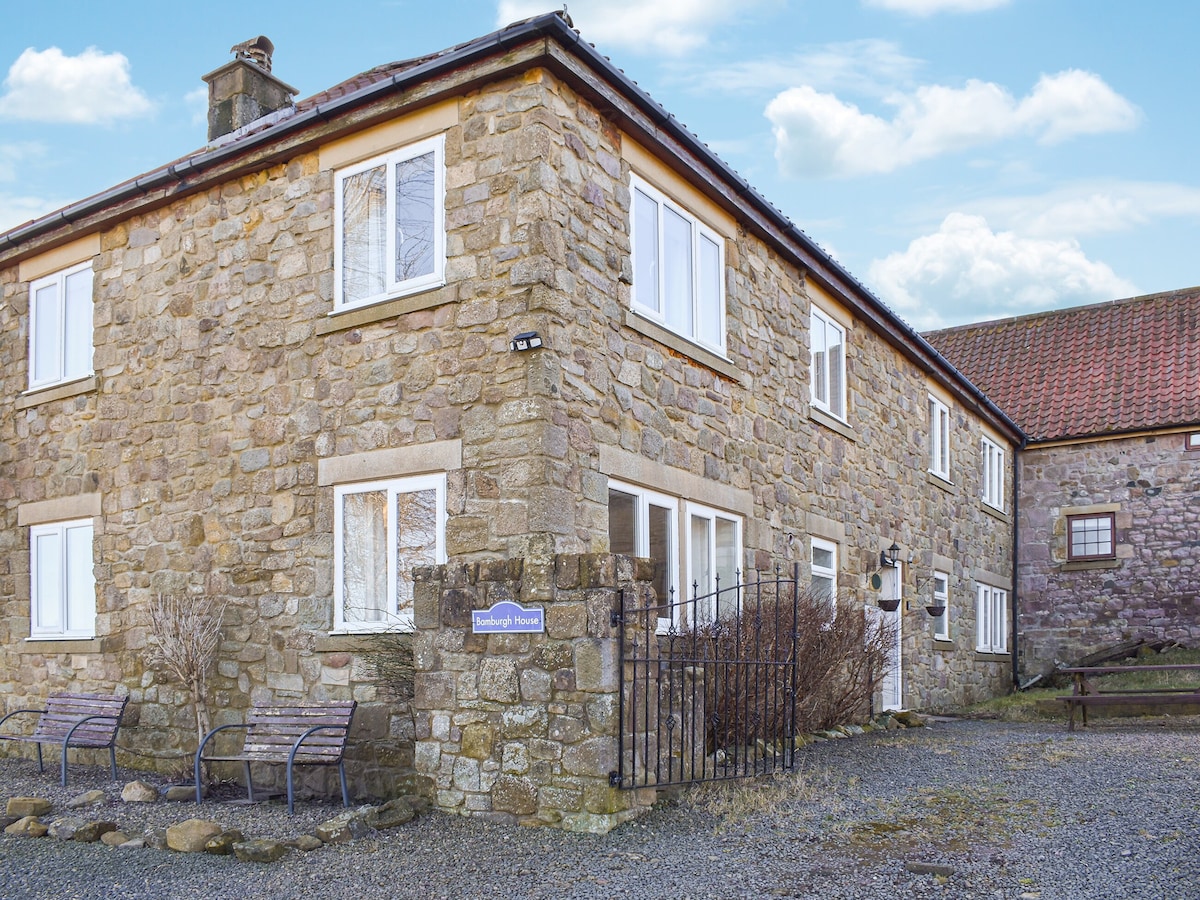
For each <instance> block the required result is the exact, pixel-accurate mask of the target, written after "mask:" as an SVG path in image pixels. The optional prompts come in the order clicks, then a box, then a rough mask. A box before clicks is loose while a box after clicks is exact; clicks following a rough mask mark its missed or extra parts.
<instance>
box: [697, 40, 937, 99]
mask: <svg viewBox="0 0 1200 900" xmlns="http://www.w3.org/2000/svg"><path fill="white" fill-rule="evenodd" d="M921 65H922V62H921V60H919V59H915V58H913V57H911V56H905V55H904V54H903V53H901V52H900V48H899V46H898V45H897V44H895V43H894V42H892V41H884V40H878V39H874V38H865V39H863V40H858V41H845V42H841V43H834V44H826V45H825V46H823V47H817V48H814V49H812V50H810V51H808V52H805V53H797V54H795V55H793V56H791V57H787V58H782V59H781V58H775V59H753V60H746V61H744V62H738V63H733V64H731V65H727V66H722V67H718V68H712V67H706V68H705V69H704V70H703V71H702V72H700V73H698V74H697V76H696V83H697V85H698V86H700V87H702V88H703V89H705V90H711V91H721V92H723V93H753V92H757V91H764V90H779V89H780V88H785V87H789V86H791V85H795V84H806V85H810V86H812V87H816V88H822V89H825V90H849V91H853V92H855V93H859V94H871V95H882V94H884V93H886V92H888V91H890V88H887V89H884V88H883V87H882V85H885V84H886V85H893V84H896V83H902V82H906V81H909V80H910V79H911V78H912V76H913V73H914V72H915V71H916V70H917V69H918V68H919V67H920V66H921Z"/></svg>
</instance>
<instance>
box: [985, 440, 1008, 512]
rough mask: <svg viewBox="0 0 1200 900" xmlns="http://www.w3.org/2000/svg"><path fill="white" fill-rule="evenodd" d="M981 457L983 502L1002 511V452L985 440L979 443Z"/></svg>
mask: <svg viewBox="0 0 1200 900" xmlns="http://www.w3.org/2000/svg"><path fill="white" fill-rule="evenodd" d="M981 453H982V457H983V502H984V503H986V504H987V505H988V506H991V507H994V508H995V509H999V510H1003V509H1004V450H1003V449H1002V448H1001V447H1000V445H999V444H996V443H994V442H992V441H990V440H988V439H987V438H983V439H982V442H981Z"/></svg>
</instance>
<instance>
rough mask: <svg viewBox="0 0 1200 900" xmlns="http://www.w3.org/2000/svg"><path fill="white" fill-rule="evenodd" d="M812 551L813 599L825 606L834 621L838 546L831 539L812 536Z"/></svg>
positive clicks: (811, 585)
mask: <svg viewBox="0 0 1200 900" xmlns="http://www.w3.org/2000/svg"><path fill="white" fill-rule="evenodd" d="M811 551H812V552H811V556H810V560H811V566H810V573H809V585H810V587H811V590H812V594H813V599H814V600H817V601H818V602H820V603H822V604H823V605H824V606H825V608H826V610H827V614H828V618H829V620H830V621H833V619H834V618H835V617H836V616H837V573H838V547H837V544H835V543H833V542H831V541H826V540H822V539H821V538H812V548H811Z"/></svg>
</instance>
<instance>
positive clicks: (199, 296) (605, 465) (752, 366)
mask: <svg viewBox="0 0 1200 900" xmlns="http://www.w3.org/2000/svg"><path fill="white" fill-rule="evenodd" d="M269 48H270V42H265V43H264V42H263V41H262V40H261V39H260V40H259V41H252V42H247V44H246V45H239V48H238V49H239V56H238V58H236V59H235V60H234V61H233V62H232V63H229V64H228V65H227V66H223V67H222V68H221V69H219V70H217V71H216V72H214V73H212V75H211V76H209V77H208V78H207V79H206V80H208V81H209V84H210V91H211V97H210V100H211V109H212V114H211V115H210V138H209V140H210V143H209V145H208V146H207V147H206V148H204V149H203V150H201V151H199V152H197V153H195V154H194V155H191V156H189V157H187V158H185V159H181V160H178V161H176V162H174V163H171V164H169V165H166V166H163V167H162V168H160V169H157V170H155V171H153V172H150V173H147V174H146V175H143V176H141V177H140V178H138V179H136V180H135V181H132V182H129V183H127V184H124V185H118V186H117V187H115V188H112V189H111V190H109V191H106V192H105V193H103V194H101V195H98V196H96V197H93V198H91V199H88V200H84V201H82V202H80V203H77V204H74V205H73V206H70V207H68V208H66V209H65V210H63V211H61V212H59V213H55V214H53V215H51V216H47V217H45V218H43V219H39V220H37V221H35V222H32V223H29V224H27V225H24V226H21V227H19V228H16V229H14V230H12V231H10V232H8V233H7V234H4V235H0V300H2V303H0V353H2V354H3V366H2V367H0V373H2V377H3V378H4V384H5V387H6V390H5V391H4V392H3V395H2V397H0V403H3V404H5V408H4V411H3V415H2V416H0V516H3V527H2V530H0V566H3V570H2V577H0V611H2V612H0V687H2V688H3V692H4V694H5V696H6V697H7V698H8V702H9V703H10V704H14V703H15V704H19V705H22V706H28V705H35V704H36V701H37V699H38V698H39V697H41V696H43V695H44V694H45V693H47V692H48V691H53V690H58V689H64V688H71V689H95V690H113V689H116V690H118V691H121V692H125V691H127V692H129V694H130V695H131V697H132V700H133V703H131V709H132V710H133V712H132V714H131V716H132V723H131V726H130V727H128V728H126V729H124V730H123V739H122V741H121V744H122V746H123V747H125V748H128V751H129V752H130V753H136V754H138V755H137V757H136V758H134V757H133V756H129V757H127V759H126V761H128V762H137V763H139V764H145V765H153V764H155V760H156V759H159V758H160V757H161V759H160V761H159V762H158V764H159V765H162V766H164V767H167V766H169V765H172V763H171V762H170V757H171V755H172V754H180V753H183V752H186V750H187V748H188V746H189V744H190V742H191V740H192V738H191V737H190V736H189V735H190V731H191V728H192V726H191V713H190V711H189V710H188V708H187V706H186V702H185V699H186V698H185V696H184V694H183V693H182V691H181V689H180V688H179V687H178V686H177V685H175V684H173V683H172V682H170V681H169V680H168V679H167V678H166V676H165V674H164V673H163V672H162V671H161V670H160V669H159V668H156V667H154V666H153V665H150V664H149V663H148V651H149V650H150V642H149V641H148V638H147V634H148V614H147V607H148V603H149V602H150V600H151V599H152V598H154V597H155V596H156V595H157V594H160V593H162V594H177V595H206V596H208V597H211V598H214V599H215V600H216V601H218V603H227V604H228V606H227V609H226V613H225V616H226V618H225V629H224V640H223V642H222V644H221V646H220V650H219V658H218V662H217V667H216V672H215V675H214V677H213V685H212V687H213V692H214V698H213V699H214V701H215V704H214V705H215V707H216V709H217V713H216V720H217V722H218V723H220V722H226V721H240V718H241V716H242V715H243V714H244V710H245V709H246V707H247V706H248V705H249V704H251V703H260V702H274V701H281V700H303V699H321V698H325V697H331V698H348V697H353V698H356V699H358V700H359V701H360V710H359V715H358V718H357V720H356V725H355V730H354V734H353V737H354V749H353V751H352V754H351V756H352V758H351V760H350V766H349V768H350V773H351V777H352V778H353V779H354V781H355V784H356V789H357V790H358V791H360V792H371V793H376V794H378V793H387V792H388V791H390V790H391V789H392V788H393V787H394V785H395V782H396V781H397V780H398V779H401V778H406V777H410V776H414V773H415V776H414V777H416V779H417V780H418V781H420V783H421V784H422V786H423V787H424V789H425V790H427V791H428V792H429V793H430V794H431V795H432V796H434V797H435V799H436V801H437V803H438V804H439V805H440V806H442V807H443V808H446V809H453V810H456V811H460V812H468V813H474V814H479V815H486V816H491V817H493V818H497V819H501V820H504V821H516V820H521V821H535V822H543V823H553V824H560V825H563V826H564V827H571V828H582V829H593V830H595V829H603V828H605V827H610V826H611V825H612V824H613V823H615V822H617V821H620V820H621V819H622V818H623V817H625V816H627V815H630V814H632V813H633V812H634V811H635V810H636V808H637V805H638V804H639V803H641V802H644V801H645V797H641V796H639V795H637V794H636V792H634V793H630V792H618V791H617V790H616V789H615V788H613V787H612V786H611V785H610V784H609V779H608V773H609V771H611V769H612V766H613V764H614V759H615V755H616V746H617V744H616V735H617V733H618V731H619V730H620V729H621V728H622V727H623V723H621V722H620V721H618V717H617V715H616V714H615V712H614V709H615V707H614V703H615V699H616V696H617V690H618V681H619V679H618V677H617V672H616V665H617V663H616V661H617V649H616V648H617V645H616V640H617V638H616V630H615V627H614V625H613V622H612V621H611V613H612V611H613V610H614V608H615V606H614V604H615V603H616V599H615V598H616V596H617V591H618V590H620V589H622V588H624V589H626V590H630V591H635V592H642V593H643V594H644V593H646V592H649V591H654V592H656V593H657V594H662V593H664V592H678V591H681V590H692V589H698V590H700V592H702V593H703V592H705V591H707V590H710V589H711V588H712V587H713V586H714V585H715V583H716V580H717V578H718V577H721V578H722V579H723V583H724V584H725V585H729V584H730V583H732V580H733V579H736V578H739V577H742V574H743V573H745V572H747V571H749V570H752V569H766V570H770V569H773V568H774V567H776V566H782V567H785V568H786V567H789V566H791V565H792V564H794V563H798V564H799V565H800V569H801V573H802V578H803V580H804V581H806V582H808V581H810V580H811V581H812V583H813V584H814V585H815V586H816V587H818V588H819V589H821V590H830V591H835V592H837V593H838V594H840V595H843V596H846V597H849V598H851V599H852V600H853V601H854V602H857V603H860V604H864V605H866V606H869V607H871V608H875V606H876V604H877V602H878V601H879V600H880V599H881V598H883V599H887V598H896V599H899V600H900V601H901V602H900V604H899V608H898V610H897V611H896V612H894V613H890V614H889V615H891V616H893V617H894V620H895V622H896V624H897V626H898V627H899V629H900V634H901V640H900V644H899V649H898V652H897V656H896V659H895V660H894V668H893V671H892V674H891V677H890V678H889V680H888V682H887V685H886V689H885V692H884V695H883V696H881V697H879V698H877V703H878V704H879V705H883V706H888V707H900V706H904V707H919V708H944V707H950V706H955V705H958V704H962V703H968V702H971V701H974V700H979V699H982V698H984V697H987V696H991V695H994V694H997V693H1002V692H1004V691H1005V690H1006V689H1007V688H1008V687H1009V686H1010V685H1011V683H1012V653H1013V646H1012V641H1011V632H1010V627H1009V625H1010V615H1011V613H1010V603H1009V597H1010V594H1011V591H1012V587H1013V584H1012V576H1013V566H1014V558H1013V522H1012V503H1013V482H1012V461H1013V455H1014V450H1015V448H1016V447H1017V446H1018V445H1019V444H1020V442H1021V439H1022V435H1021V432H1020V429H1019V428H1017V427H1016V425H1014V423H1013V422H1012V421H1011V420H1010V419H1009V418H1008V417H1007V416H1006V415H1005V414H1004V413H1002V412H1001V411H1000V410H999V409H998V408H997V407H996V406H995V405H994V404H992V403H991V402H990V401H989V400H988V399H987V398H986V397H985V396H984V395H983V394H982V393H981V392H980V391H979V390H978V389H977V388H975V387H974V386H973V385H971V384H970V383H968V382H967V381H965V380H964V379H963V377H962V376H961V375H960V374H959V373H958V372H957V371H955V370H954V369H953V368H952V367H951V366H949V365H948V364H947V363H946V361H945V360H944V359H943V358H942V357H941V356H940V355H939V354H938V353H937V352H936V351H935V350H934V349H933V348H932V347H931V346H930V344H929V343H927V342H926V341H925V340H924V339H923V338H922V337H921V336H920V335H918V334H916V333H915V332H914V331H913V330H912V329H911V328H910V327H908V326H907V325H906V324H905V323H903V322H902V321H901V320H900V319H898V318H897V317H896V316H895V315H894V314H893V313H892V312H891V311H890V310H888V309H887V307H885V306H884V305H883V304H882V303H880V302H879V301H878V300H877V299H876V298H875V297H874V296H872V295H871V294H870V293H869V292H868V291H866V290H865V289H864V288H863V287H862V286H861V285H860V284H859V283H858V282H857V281H855V280H854V279H853V278H852V277H851V276H850V275H849V274H848V273H847V272H845V271H844V270H843V269H842V268H841V267H839V266H838V265H837V264H836V263H834V262H833V261H832V260H831V259H830V258H829V257H828V256H826V255H825V254H824V253H823V252H822V251H821V250H820V249H819V248H817V246H816V245H815V244H814V243H813V242H812V241H811V240H810V239H809V238H808V237H807V236H805V235H804V234H803V233H801V232H800V231H799V230H798V229H797V228H795V226H793V225H792V224H791V223H790V222H788V221H787V220H786V219H784V218H783V217H782V216H781V215H780V214H779V213H778V212H777V211H776V210H775V209H774V208H773V207H771V206H770V204H769V203H767V202H766V201H765V200H764V199H763V198H762V197H760V196H759V195H758V194H757V193H755V192H754V191H753V190H752V189H751V188H750V187H749V186H748V185H747V184H746V183H745V181H744V180H742V179H741V178H740V177H739V176H737V175H736V174H734V173H733V172H732V171H730V170H729V169H728V168H727V167H726V166H725V165H724V164H723V163H722V162H721V161H720V160H719V159H717V158H716V157H715V156H714V155H713V154H712V153H711V152H710V151H709V150H707V149H706V148H705V146H704V145H703V144H702V143H701V142H700V141H699V140H698V139H697V138H696V137H694V136H693V135H691V134H690V133H688V132H687V131H686V130H685V129H683V128H682V127H681V126H680V125H679V124H678V123H677V122H676V121H675V120H674V119H673V118H672V117H671V116H670V115H669V114H667V113H666V112H665V111H664V110H663V109H662V108H661V107H659V106H658V105H656V104H655V103H654V102H653V101H652V100H651V99H650V98H649V97H648V96H647V95H646V94H645V93H644V92H642V91H641V90H640V89H639V88H637V87H636V86H635V85H633V84H632V83H631V82H630V81H629V80H628V79H626V78H625V77H624V76H623V75H622V74H621V73H620V72H619V71H618V70H617V69H616V68H615V67H613V66H612V64H611V63H609V62H608V61H607V60H606V59H604V58H603V57H602V56H601V55H600V54H599V53H597V52H596V51H595V50H594V49H593V48H592V47H590V46H589V45H588V44H586V43H585V42H584V41H582V40H581V39H580V36H579V35H578V34H577V33H576V32H575V31H574V30H573V29H572V28H571V27H570V25H569V23H568V22H566V21H565V20H564V18H563V17H562V16H561V15H558V14H554V15H548V16H543V17H539V18H536V19H531V20H528V21H525V22H521V23H517V24H515V25H512V26H510V27H508V28H506V29H504V30H502V31H500V32H497V33H496V34H492V35H488V36H485V37H483V38H480V39H478V40H475V41H472V42H470V43H467V44H464V45H461V46H459V47H454V48H451V49H449V50H446V51H443V52H441V53H438V54H434V55H431V56H428V57H422V58H420V59H415V60H409V61H406V62H403V63H396V64H392V65H386V66H381V67H378V68H375V69H371V70H369V71H367V72H365V73H363V74H362V75H359V76H357V77H356V78H353V79H350V80H349V81H347V82H345V83H343V84H341V85H338V86H336V87H335V88H333V89H331V90H329V91H326V92H324V93H322V94H318V95H316V96H314V97H310V98H308V99H306V100H302V101H299V102H297V103H295V104H294V105H293V104H292V102H291V100H290V97H291V95H292V93H293V90H292V89H291V88H289V87H288V86H287V85H286V84H284V83H283V82H279V81H278V79H276V78H275V76H274V75H272V74H270V72H269ZM264 54H267V56H266V58H265V59H264ZM238 91H244V92H246V93H247V94H250V95H252V97H250V98H249V99H247V98H240V99H239V98H238V97H237V96H229V92H233V93H234V94H236V93H237V92H238ZM223 92H225V93H223ZM243 101H244V102H243ZM272 107H274V108H272ZM246 110H249V111H250V112H248V113H247V112H245V111H246ZM239 111H241V112H239ZM892 547H894V550H893V551H892V552H891V553H890V554H888V555H887V556H885V557H884V558H883V559H882V560H881V553H883V552H885V551H888V549H889V548H892ZM614 554H615V555H614ZM634 558H642V559H645V558H651V559H652V560H653V564H647V563H644V562H642V563H639V562H635V561H634ZM893 560H894V562H893ZM693 586H695V588H693ZM650 596H654V595H650ZM500 601H512V602H517V603H520V604H522V605H523V606H524V607H526V608H530V609H541V610H542V612H543V614H544V618H545V621H544V625H545V630H544V631H543V632H540V633H538V634H535V635H527V634H525V635H522V634H491V635H486V634H480V633H476V631H475V630H474V629H473V628H472V624H471V623H472V619H471V616H470V613H471V612H473V611H477V610H481V609H486V608H488V607H490V606H492V605H493V604H495V603H496V602H500ZM939 605H940V606H944V607H945V608H946V611H945V613H943V614H941V615H939V616H938V617H937V618H933V617H931V616H930V615H929V614H928V613H927V612H926V610H925V607H926V606H934V607H937V606H939ZM675 624H677V625H681V626H686V625H688V624H689V623H675ZM397 628H400V629H409V628H412V629H415V633H414V637H413V639H412V640H413V652H414V665H415V669H416V675H415V698H414V701H413V703H412V704H411V706H409V705H406V704H404V703H400V702H397V701H395V700H394V699H392V698H391V697H388V696H385V695H384V694H382V693H381V691H380V687H379V685H378V684H377V683H376V681H375V678H374V676H373V674H372V672H371V670H370V668H369V666H368V665H367V664H366V661H365V657H364V655H363V650H364V648H365V647H369V646H370V644H371V641H372V640H373V637H372V635H374V634H376V633H377V632H379V631H381V630H395V629H397ZM626 724H627V723H626ZM163 759H165V760H166V761H162V760H163Z"/></svg>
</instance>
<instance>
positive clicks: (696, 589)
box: [683, 500, 745, 625]
mask: <svg viewBox="0 0 1200 900" xmlns="http://www.w3.org/2000/svg"><path fill="white" fill-rule="evenodd" d="M693 518H698V519H701V520H703V521H707V522H708V523H709V524H710V528H709V529H708V534H707V535H706V538H707V546H706V547H705V548H704V550H705V553H706V554H707V558H708V559H710V560H712V564H711V566H710V569H709V571H708V572H707V573H699V572H697V571H696V566H697V565H698V563H699V555H700V554H699V552H698V550H697V549H696V548H695V547H694V546H693V543H694V542H693V540H692V519H693ZM718 521H722V522H726V523H729V524H731V525H733V528H734V547H733V554H732V555H733V563H734V568H733V578H734V584H733V585H728V584H726V585H724V586H723V587H721V589H720V590H721V592H722V595H725V591H726V590H728V589H729V588H731V587H734V586H737V585H738V584H740V583H741V576H740V573H741V571H742V556H743V554H744V552H745V537H744V534H745V532H744V524H745V523H744V521H743V519H742V517H741V516H739V515H735V514H733V513H730V512H726V511H725V510H721V509H716V508H715V507H712V506H705V505H704V504H702V503H695V502H693V501H691V500H685V501H684V521H683V536H684V566H685V571H686V579H687V580H686V582H685V589H686V590H687V591H688V592H689V593H688V600H689V602H690V601H691V600H692V599H693V598H695V597H707V596H710V595H711V594H713V593H714V591H715V590H716V584H717V577H716V576H718V575H719V574H720V572H719V571H718V570H719V569H720V568H721V566H720V562H719V558H718V553H719V548H718V547H717V522H718ZM702 577H703V580H701V578H702ZM718 599H719V598H718ZM692 608H693V609H694V610H695V613H696V620H697V621H696V622H694V623H690V624H696V625H703V624H706V623H708V622H712V621H713V619H714V618H718V617H719V618H725V617H726V613H725V609H724V608H722V609H718V610H716V613H717V615H716V616H711V615H710V616H707V617H704V618H701V615H700V612H701V611H700V609H698V608H697V606H696V605H695V604H693V606H692ZM741 608H742V598H741V591H740V590H739V591H738V593H737V595H736V600H735V602H734V608H733V610H731V611H730V612H729V613H728V615H737V614H738V613H739V612H740V611H741Z"/></svg>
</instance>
